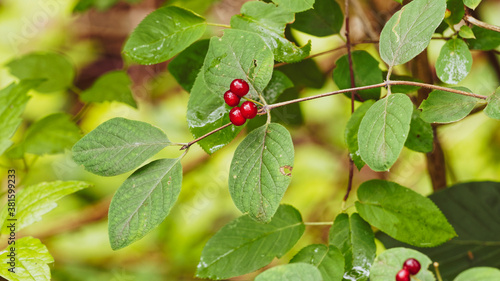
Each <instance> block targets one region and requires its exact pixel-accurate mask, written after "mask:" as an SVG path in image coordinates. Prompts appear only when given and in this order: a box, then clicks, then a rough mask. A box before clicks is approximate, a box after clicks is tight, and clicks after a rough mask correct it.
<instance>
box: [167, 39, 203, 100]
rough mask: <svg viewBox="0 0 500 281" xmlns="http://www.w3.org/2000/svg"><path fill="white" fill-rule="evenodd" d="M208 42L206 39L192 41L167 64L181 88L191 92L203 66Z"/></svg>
mask: <svg viewBox="0 0 500 281" xmlns="http://www.w3.org/2000/svg"><path fill="white" fill-rule="evenodd" d="M209 42H210V41H209V40H208V39H206V40H200V41H198V42H196V43H194V44H193V45H191V46H189V47H188V48H187V49H185V50H184V51H182V52H181V53H180V54H179V55H177V57H175V58H174V59H173V60H172V61H171V62H170V63H169V64H168V71H170V73H171V74H172V76H174V78H175V80H177V82H178V83H179V84H180V85H181V86H182V88H184V90H186V91H188V92H191V89H192V88H193V85H194V82H195V80H196V76H197V75H198V73H199V72H200V70H201V68H202V67H203V61H204V60H205V56H206V55H207V52H208V44H209Z"/></svg>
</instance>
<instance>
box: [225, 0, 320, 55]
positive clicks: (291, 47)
mask: <svg viewBox="0 0 500 281" xmlns="http://www.w3.org/2000/svg"><path fill="white" fill-rule="evenodd" d="M293 20H294V14H293V12H290V11H287V10H285V9H283V8H282V7H276V6H275V5H274V4H272V3H264V2H259V1H251V2H247V3H245V4H244V5H243V6H242V7H241V14H239V15H235V16H233V17H232V18H231V27H232V28H235V29H241V30H246V31H251V32H255V33H257V34H259V35H260V36H261V37H262V39H263V40H264V41H265V42H266V44H267V46H268V47H269V49H271V50H272V51H273V53H274V59H275V60H277V61H284V62H298V61H301V60H302V59H304V58H305V57H307V56H308V55H309V52H310V51H311V43H310V42H309V43H308V44H307V45H305V46H304V47H302V48H298V47H297V46H296V45H295V44H294V43H292V42H290V41H288V39H286V38H285V26H286V24H287V23H290V22H293Z"/></svg>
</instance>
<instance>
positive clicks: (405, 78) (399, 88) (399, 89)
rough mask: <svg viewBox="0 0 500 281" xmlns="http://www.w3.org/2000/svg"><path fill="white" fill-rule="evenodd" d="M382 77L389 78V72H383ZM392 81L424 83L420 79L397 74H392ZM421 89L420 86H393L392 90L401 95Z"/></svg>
mask: <svg viewBox="0 0 500 281" xmlns="http://www.w3.org/2000/svg"><path fill="white" fill-rule="evenodd" d="M382 77H387V71H383V72H382ZM390 80H399V81H414V82H422V81H421V80H419V79H416V78H414V77H411V76H406V75H396V74H391V78H390ZM418 89H420V87H418V86H410V85H392V86H391V90H392V92H393V93H399V94H409V93H413V92H416V91H418Z"/></svg>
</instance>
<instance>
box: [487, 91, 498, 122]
mask: <svg viewBox="0 0 500 281" xmlns="http://www.w3.org/2000/svg"><path fill="white" fill-rule="evenodd" d="M484 113H485V114H486V115H488V117H490V118H493V119H499V120H500V87H498V88H497V89H496V91H495V93H494V94H493V95H491V96H489V97H488V105H486V108H485V109H484Z"/></svg>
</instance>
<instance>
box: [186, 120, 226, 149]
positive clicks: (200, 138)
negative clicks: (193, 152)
mask: <svg viewBox="0 0 500 281" xmlns="http://www.w3.org/2000/svg"><path fill="white" fill-rule="evenodd" d="M231 124H232V123H231V122H229V123H227V124H226V125H224V126H222V127H219V128H217V129H215V130H213V131H211V132H208V133H206V134H204V135H203V136H201V137H199V138H197V139H195V140H193V141H190V142H188V143H187V144H186V145H183V146H182V147H181V150H185V149H188V148H189V147H190V146H191V145H193V144H195V143H197V142H199V141H201V140H202V139H204V138H206V137H208V136H210V135H212V134H215V133H217V132H218V131H220V130H222V129H225V128H227V127H229V126H231Z"/></svg>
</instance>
